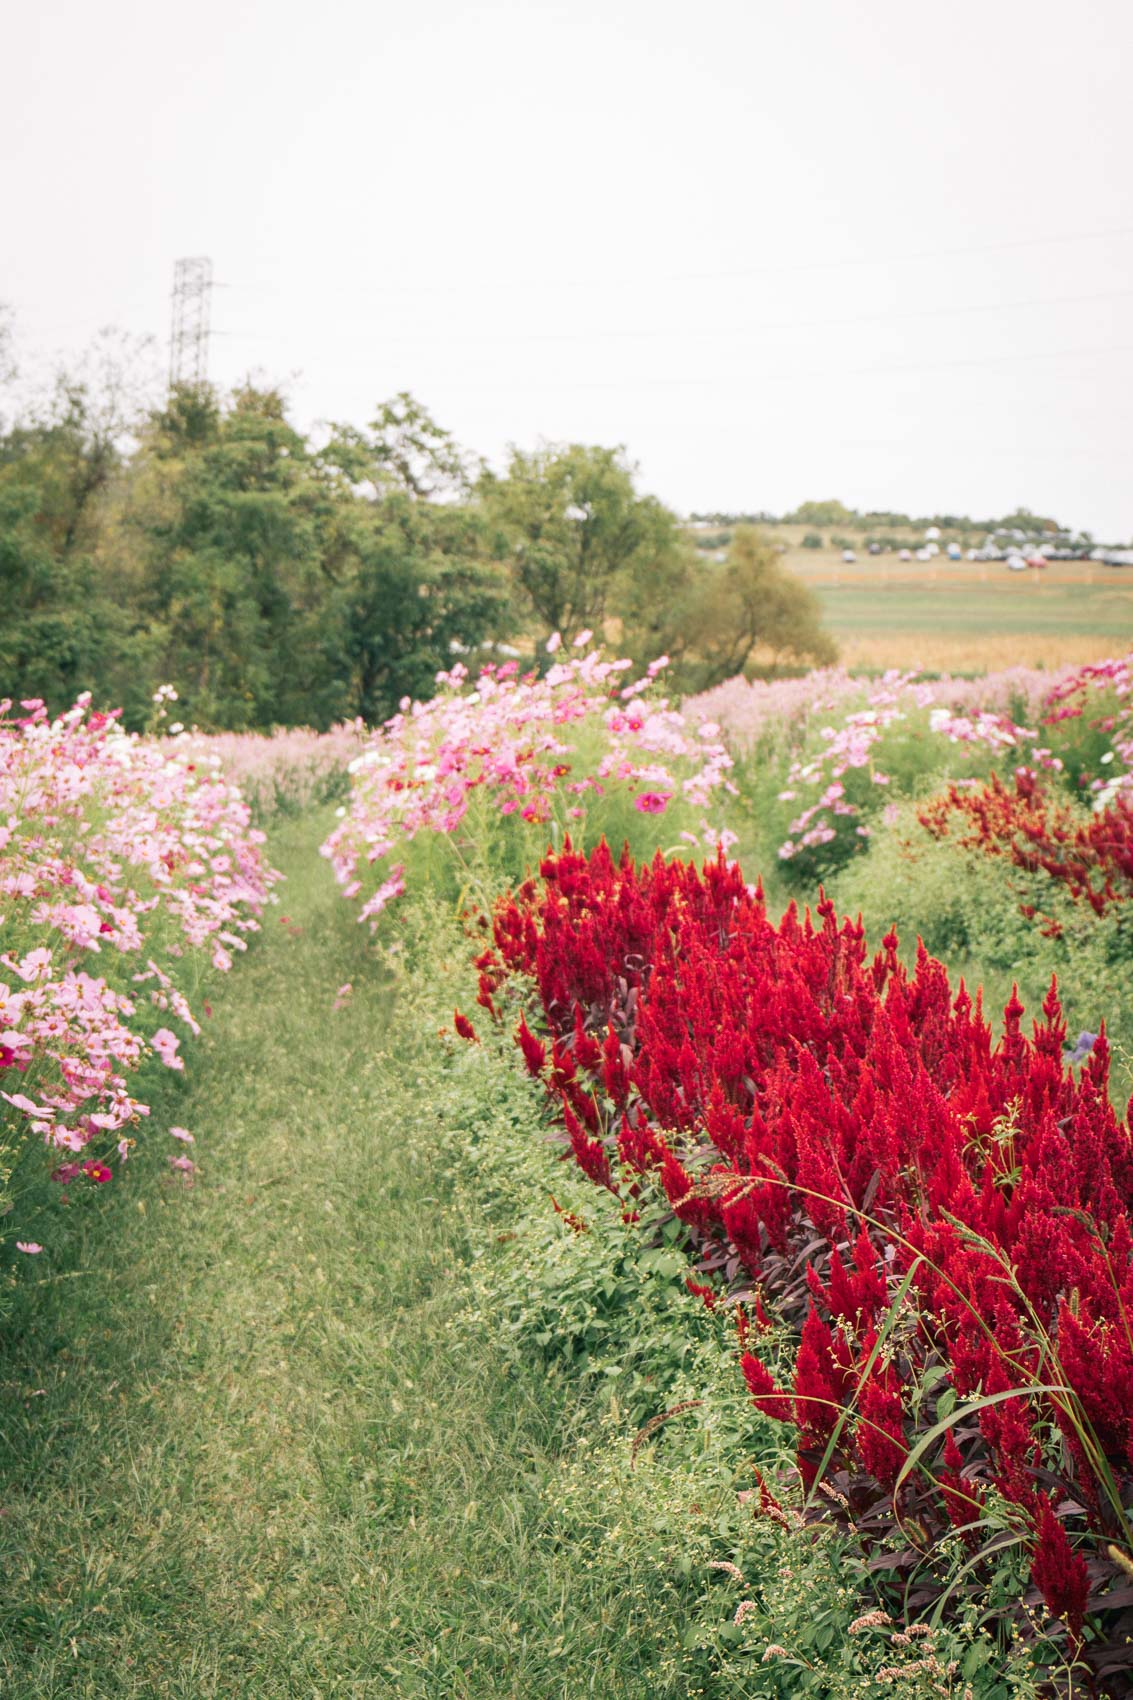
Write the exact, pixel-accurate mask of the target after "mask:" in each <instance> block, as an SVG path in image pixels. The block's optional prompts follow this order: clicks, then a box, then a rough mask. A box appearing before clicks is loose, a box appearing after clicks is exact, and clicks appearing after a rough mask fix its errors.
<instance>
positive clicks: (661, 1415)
mask: <svg viewBox="0 0 1133 1700" xmlns="http://www.w3.org/2000/svg"><path fill="white" fill-rule="evenodd" d="M703 1403H704V1400H703V1399H682V1401H681V1403H680V1404H679V1405H670V1406H669V1409H668V1410H667V1411H659V1412H658V1413H657V1415H656V1416H655V1417H650V1419H649V1421H648V1422H647V1423H646V1425H645V1427H644V1428H640V1429H638V1431H637V1433H636V1434H635V1435H634V1437H633V1440H632V1442H631V1443H630V1449H629V1467H630V1469H631V1470H632V1469H633V1466H634V1463H635V1461H636V1458H637V1449H638V1447H639V1446H644V1445H645V1442H646V1441H647V1440H648V1439H649V1436H650V1435H651V1434H656V1432H657V1430H658V1429H659V1428H660V1427H661V1425H662V1423H667V1422H668V1420H669V1418H670V1417H679V1416H680V1414H681V1412H682V1411H695V1410H696V1408H697V1406H698V1405H703Z"/></svg>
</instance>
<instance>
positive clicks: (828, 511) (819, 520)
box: [783, 501, 858, 526]
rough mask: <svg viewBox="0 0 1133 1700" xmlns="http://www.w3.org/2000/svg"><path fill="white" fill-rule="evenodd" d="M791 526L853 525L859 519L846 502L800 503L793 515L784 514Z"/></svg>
mask: <svg viewBox="0 0 1133 1700" xmlns="http://www.w3.org/2000/svg"><path fill="white" fill-rule="evenodd" d="M783 517H784V519H785V520H786V522H787V523H788V524H790V525H821V526H831V525H852V524H853V522H854V520H856V519H857V517H858V516H857V513H856V511H855V510H854V509H853V508H848V507H847V506H846V505H845V503H844V502H833V501H831V502H800V503H799V505H798V507H797V508H796V509H795V511H794V512H793V513H789V514H784V516H783Z"/></svg>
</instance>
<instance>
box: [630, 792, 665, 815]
mask: <svg viewBox="0 0 1133 1700" xmlns="http://www.w3.org/2000/svg"><path fill="white" fill-rule="evenodd" d="M671 796H672V792H671V791H670V792H668V793H667V794H666V793H665V792H664V791H643V792H642V793H641V795H640V797H635V798H634V800H633V806H634V808H635V809H637V811H638V812H639V813H640V814H643V815H663V814H664V812H665V810H666V809H667V808H668V806H669V798H670V797H671Z"/></svg>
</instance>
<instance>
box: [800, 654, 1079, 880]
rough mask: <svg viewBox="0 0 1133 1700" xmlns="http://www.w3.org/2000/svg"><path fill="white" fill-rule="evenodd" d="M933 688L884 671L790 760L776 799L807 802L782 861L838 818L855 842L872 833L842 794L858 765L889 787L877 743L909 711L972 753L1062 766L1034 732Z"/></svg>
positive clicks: (825, 838)
mask: <svg viewBox="0 0 1133 1700" xmlns="http://www.w3.org/2000/svg"><path fill="white" fill-rule="evenodd" d="M937 690H938V687H937V686H935V685H933V684H930V683H926V682H924V681H921V680H918V679H917V678H916V676H915V675H914V674H912V673H887V674H886V675H885V677H884V678H883V679H882V680H880V681H879V683H878V684H877V685H875V686H874V687H873V688H872V689H871V691H870V693H869V698H868V701H867V704H866V706H865V707H864V708H862V709H858V710H856V711H855V712H853V713H850V714H847V715H846V716H845V717H844V718H843V721H842V723H841V725H840V726H837V727H834V726H824V727H822V728H821V731H820V734H819V736H820V737H821V738H822V740H823V747H822V749H821V750H820V751H819V752H818V753H817V754H815V755H812V756H809V757H808V756H800V757H798V758H797V759H796V760H795V761H793V762H792V763H791V767H790V770H789V772H788V774H787V786H786V789H785V790H783V791H781V792H780V793H779V801H780V802H793V801H795V800H798V799H801V800H802V802H803V803H804V805H805V806H804V807H803V808H802V809H801V810H800V812H799V813H798V815H797V816H796V817H795V818H794V819H793V820H792V821H791V823H790V828H789V836H788V837H787V838H786V839H785V840H784V842H783V843H782V844H781V845H780V847H779V856H780V859H781V860H782V861H784V862H788V861H791V860H792V859H793V858H794V857H796V856H797V855H798V854H799V853H800V851H804V850H814V849H817V848H819V847H820V846H822V845H825V844H830V843H833V841H834V840H835V838H836V837H837V836H838V830H837V829H838V821H839V817H842V818H843V819H844V820H845V821H846V823H847V824H849V823H851V822H852V830H853V833H854V835H855V836H856V837H858V838H859V839H866V838H868V837H869V836H870V828H869V826H868V825H867V824H866V821H865V818H864V816H865V811H863V808H862V806H861V804H860V802H857V801H854V800H853V799H852V798H851V797H850V796H849V795H848V793H847V789H846V784H845V779H846V775H847V774H849V773H850V772H851V771H854V770H862V771H864V772H865V773H867V774H868V776H869V780H870V782H871V783H872V784H873V785H878V786H887V785H888V784H889V782H890V775H889V774H888V773H887V772H886V771H885V770H884V769H883V768H882V767H881V766H880V765H879V762H878V760H877V756H878V745H879V744H880V743H881V741H882V739H883V738H884V736H885V734H886V733H887V732H888V731H890V729H891V728H893V727H895V726H896V725H897V724H898V723H900V722H902V721H905V720H907V719H908V718H909V714H910V711H911V710H913V709H927V710H928V711H929V712H928V732H929V734H930V735H932V736H935V737H938V738H942V739H946V740H947V741H948V742H949V743H950V744H955V745H962V746H964V747H965V748H966V749H967V750H969V751H971V752H972V753H973V754H977V755H980V756H982V757H984V758H986V759H990V760H992V761H995V760H998V759H1000V758H1001V757H1003V756H1012V757H1017V756H1022V757H1025V759H1026V762H1027V763H1028V764H1033V765H1034V767H1038V768H1050V769H1052V770H1054V771H1059V770H1060V769H1061V767H1062V761H1061V758H1060V757H1058V756H1056V755H1054V754H1053V753H1052V751H1050V750H1049V749H1047V748H1046V747H1045V745H1042V744H1041V743H1040V742H1039V735H1038V733H1037V732H1036V731H1035V730H1034V729H1032V728H1030V727H1026V726H1019V725H1017V724H1016V723H1015V722H1014V721H1013V720H1012V719H1011V718H1010V717H1009V716H1008V715H1006V714H1001V713H998V712H995V711H992V710H989V709H979V710H977V711H975V712H974V713H968V714H965V713H958V712H956V711H955V710H953V709H952V708H949V707H946V706H943V705H941V704H939V703H937V701H936V698H937ZM934 704H935V706H934ZM1028 770H1029V769H1028ZM816 793H817V794H816ZM812 799H813V800H812Z"/></svg>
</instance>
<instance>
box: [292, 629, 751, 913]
mask: <svg viewBox="0 0 1133 1700" xmlns="http://www.w3.org/2000/svg"><path fill="white" fill-rule="evenodd" d="M590 635H591V634H589V633H583V634H581V636H580V638H579V639H576V640H575V649H576V650H578V649H579V648H580V646H581V645H583V644H588V643H589V641H590ZM547 648H548V652H549V653H550V654H552V655H556V654H558V653H559V651H560V649H561V640H559V641H556V640H555V639H552V640H551V642H550V643H548V645H547ZM667 665H668V662H667V658H666V657H664V656H662V657H660V658H659V659H658V660H657V661H655V662H653V663H652V664H651V665H650V666H649V668H648V669H647V670H646V673H645V676H644V677H642V678H639V679H636V680H633V681H632V682H631V683H628V684H623V683H622V678H623V675H624V674H625V673H626V672H627V671H628V670H629V669H631V667H632V663H631V662H629V661H625V660H607V659H606V658H605V657H604V656H603V654H602V652H601V651H600V650H598V649H591V648H586V649H585V650H584V651H583V652H581V653H576V654H574V655H569V656H563V655H561V654H560V655H559V658H558V659H556V661H555V662H554V664H553V665H552V666H551V667H550V669H549V671H548V672H547V673H546V674H545V675H543V676H542V677H540V676H539V675H538V674H536V673H535V672H529V673H525V674H522V675H521V674H520V673H519V668H518V664H517V663H516V662H514V661H511V662H507V663H505V664H503V665H502V666H488V667H485V668H484V670H483V671H482V672H481V674H480V676H479V678H477V679H476V680H475V681H472V680H470V678H469V675H468V672H467V670H466V669H465V668H464V667H463V666H461V665H460V664H459V663H458V664H457V665H456V666H455V667H453V668H452V669H451V671H449V672H445V673H438V674H437V686H438V693H437V695H436V696H435V697H434V698H432V700H431V701H429V702H427V703H418V702H410V701H409V699H408V698H405V699H404V700H403V702H402V704H401V710H400V712H399V713H398V714H396V715H394V716H393V718H392V719H391V720H389V721H388V722H387V723H386V725H385V726H384V727H382V728H380V729H379V730H378V731H376V732H375V733H374V734H373V735H372V736H371V738H370V741H369V743H368V745H367V747H366V749H365V750H364V751H363V752H362V754H361V755H359V756H357V757H356V758H355V759H354V761H353V762H352V763H351V770H352V773H353V790H352V794H351V800H350V806H349V809H348V810H346V811H344V818H343V820H342V822H341V824H340V825H339V826H338V827H336V829H335V830H334V832H332V833H331V835H330V837H329V838H328V839H327V841H326V843H325V844H324V845H323V847H322V853H323V855H324V856H326V857H328V858H329V860H330V862H331V864H332V866H333V868H334V873H335V878H336V879H337V880H338V882H339V884H340V886H341V887H342V890H343V894H344V896H346V897H348V898H356V897H358V896H359V895H361V894H362V892H363V882H364V879H365V873H366V869H367V867H368V866H370V865H372V864H374V863H379V862H382V863H386V864H387V872H386V877H385V878H384V880H383V881H382V883H381V884H380V885H379V886H378V887H377V889H376V890H372V891H369V892H368V893H366V894H365V896H364V900H363V902H362V905H361V909H360V912H359V920H362V921H369V922H370V923H371V924H374V923H375V922H376V920H377V917H378V916H379V915H380V914H381V912H382V910H383V909H384V908H385V907H386V905H387V904H388V903H389V902H391V901H392V899H393V898H395V897H397V896H399V895H400V894H401V892H402V891H403V890H404V867H403V866H402V864H401V863H400V862H396V861H394V862H392V863H391V858H393V857H395V856H396V855H397V853H398V852H399V851H400V850H403V849H404V847H405V846H406V845H408V844H409V843H410V842H411V841H412V840H413V839H415V838H416V837H417V836H418V834H419V833H422V832H433V833H439V834H443V835H446V836H449V837H452V836H453V835H456V834H458V833H459V832H460V830H461V828H462V825H463V823H464V822H465V817H466V816H467V814H468V810H469V807H470V805H471V803H472V801H473V799H474V798H476V797H477V796H482V797H484V798H486V799H487V800H488V802H489V805H490V809H491V811H492V812H493V813H494V814H496V815H500V816H514V817H516V819H517V820H521V821H523V822H526V823H527V824H528V825H530V826H531V827H533V828H536V829H540V831H541V833H542V829H545V828H547V827H548V826H549V824H550V823H555V825H556V827H557V828H561V829H562V830H563V831H566V832H570V831H574V832H576V833H577V832H579V831H581V829H582V827H583V825H584V823H585V819H586V814H587V807H588V804H589V805H591V806H592V805H593V804H594V803H595V802H596V800H597V799H599V798H601V797H603V796H604V795H605V794H607V793H608V792H614V791H620V792H621V793H623V794H628V795H629V797H630V798H631V799H632V801H633V803H634V806H635V807H636V808H637V809H638V810H639V811H640V812H641V813H643V814H662V813H664V812H665V810H666V809H667V808H668V807H669V806H670V804H671V803H672V802H673V800H674V799H676V798H679V799H680V800H681V801H682V802H683V803H685V804H687V805H689V807H690V808H691V809H693V810H695V811H702V810H707V809H708V808H709V807H710V805H711V803H712V801H713V799H714V798H715V797H716V795H717V794H718V793H719V792H720V790H721V789H723V790H726V791H732V790H734V787H732V785H731V782H730V780H729V778H728V770H729V769H730V768H731V766H732V760H731V757H730V756H729V755H728V752H727V750H726V749H725V747H724V745H723V744H722V742H721V741H720V737H719V727H716V726H713V725H712V724H711V723H704V724H701V725H700V726H695V725H693V724H691V723H690V722H689V721H688V719H687V718H686V717H685V716H684V715H682V714H681V712H680V711H679V710H678V709H676V708H674V707H673V706H672V705H671V703H670V702H669V701H668V699H667V698H665V697H663V696H661V695H660V694H659V688H658V685H657V680H658V677H659V675H660V674H661V673H662V672H663V670H664V668H665V667H666V666H667ZM700 829H701V830H700V833H699V835H697V834H695V833H687V832H686V833H683V834H682V836H683V837H686V838H690V839H691V840H692V842H694V843H700V844H703V845H704V846H705V847H706V848H709V849H714V848H715V847H716V845H717V844H721V843H722V844H723V845H724V848H725V849H728V848H730V846H731V845H732V844H733V843H734V842H735V836H734V834H732V833H730V832H727V831H726V830H719V829H717V828H715V827H713V825H712V824H711V823H710V822H709V820H708V819H707V818H706V816H701V818H700Z"/></svg>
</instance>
